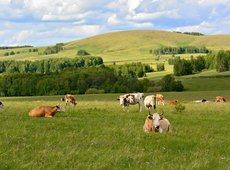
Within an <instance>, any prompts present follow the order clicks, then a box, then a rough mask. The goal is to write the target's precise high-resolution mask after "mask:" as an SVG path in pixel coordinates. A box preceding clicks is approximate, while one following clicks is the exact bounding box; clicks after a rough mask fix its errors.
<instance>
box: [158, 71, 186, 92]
mask: <svg viewBox="0 0 230 170" xmlns="http://www.w3.org/2000/svg"><path fill="white" fill-rule="evenodd" d="M159 84H160V86H161V88H162V91H183V90H184V86H183V84H182V83H181V81H175V78H174V77H173V76H172V75H170V74H169V75H166V76H164V77H163V78H162V79H161V80H160V82H159Z"/></svg>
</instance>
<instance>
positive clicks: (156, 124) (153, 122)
mask: <svg viewBox="0 0 230 170" xmlns="http://www.w3.org/2000/svg"><path fill="white" fill-rule="evenodd" d="M151 126H152V128H151ZM170 126H171V125H170V123H169V121H168V119H166V118H164V117H163V116H162V115H160V114H159V113H154V114H153V115H150V114H149V115H148V116H147V118H146V120H145V124H144V127H143V129H144V131H145V132H150V131H154V132H160V133H163V132H168V131H169V130H170Z"/></svg>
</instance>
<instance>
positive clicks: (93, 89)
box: [85, 88, 105, 94]
mask: <svg viewBox="0 0 230 170" xmlns="http://www.w3.org/2000/svg"><path fill="white" fill-rule="evenodd" d="M101 93H105V90H98V89H96V88H89V89H87V90H86V92H85V94H101Z"/></svg>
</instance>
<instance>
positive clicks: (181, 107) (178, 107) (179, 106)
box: [175, 102, 185, 112]
mask: <svg viewBox="0 0 230 170" xmlns="http://www.w3.org/2000/svg"><path fill="white" fill-rule="evenodd" d="M184 110H185V106H184V105H183V104H182V103H181V102H177V103H176V105H175V111H176V112H182V111H184Z"/></svg>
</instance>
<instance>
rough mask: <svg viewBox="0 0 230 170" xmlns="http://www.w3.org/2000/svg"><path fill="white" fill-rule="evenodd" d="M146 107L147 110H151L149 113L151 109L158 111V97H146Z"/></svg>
mask: <svg viewBox="0 0 230 170" xmlns="http://www.w3.org/2000/svg"><path fill="white" fill-rule="evenodd" d="M144 105H145V107H146V109H148V110H149V112H150V109H151V108H153V109H154V110H155V109H156V96H155V95H150V96H146V97H145V99H144Z"/></svg>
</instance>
